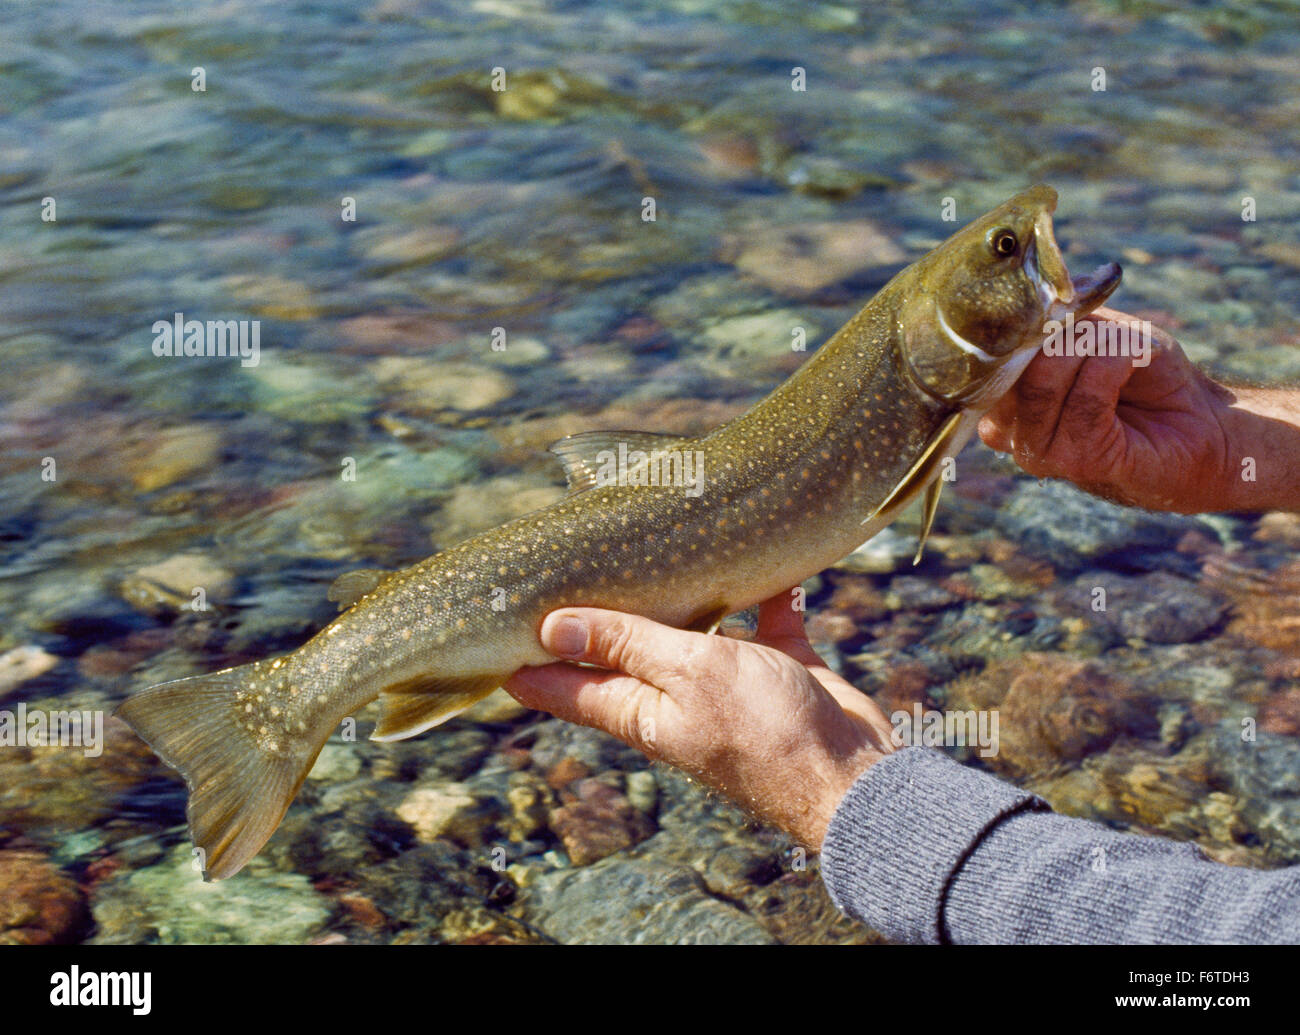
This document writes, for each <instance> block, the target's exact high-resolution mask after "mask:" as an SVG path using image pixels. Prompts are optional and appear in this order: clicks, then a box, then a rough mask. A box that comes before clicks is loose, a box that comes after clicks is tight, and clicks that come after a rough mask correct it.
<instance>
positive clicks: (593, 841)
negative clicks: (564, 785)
mask: <svg viewBox="0 0 1300 1035" xmlns="http://www.w3.org/2000/svg"><path fill="white" fill-rule="evenodd" d="M572 791H573V794H574V797H575V800H573V801H571V802H569V803H568V804H566V805H561V806H560V807H559V808H555V809H552V810H551V816H550V826H551V829H552V830H553V831H555V833H556V835H557V836H558V837H559V839H560V841H561V842H562V843H563V844H564V850H565V851H566V852H568V853H569V859H570V860H571V861H572V862H573V865H574V866H587V865H589V864H591V863H594V862H596V861H597V860H599V859H603V858H605V856H607V855H613V854H614V853H615V852H620V851H622V850H623V849H625V848H631V847H632V846H633V845H634V844H637V843H638V842H640V841H644V840H645V839H646V838H647V837H649V836H650V835H651V834H653V833H654V830H655V825H654V821H653V820H651V819H650V818H649V817H648V816H646V815H645V814H644V813H643V812H640V811H638V810H637V809H636V808H635V807H634V806H633V805H632V803H631V802H629V801H628V800H627V797H626V796H625V795H624V794H623V793H622V792H621V791H619V790H616V789H615V788H613V787H611V786H610V785H609V784H607V783H604V782H602V781H600V780H597V779H585V780H580V781H579V782H578V783H577V784H575V785H573V787H572Z"/></svg>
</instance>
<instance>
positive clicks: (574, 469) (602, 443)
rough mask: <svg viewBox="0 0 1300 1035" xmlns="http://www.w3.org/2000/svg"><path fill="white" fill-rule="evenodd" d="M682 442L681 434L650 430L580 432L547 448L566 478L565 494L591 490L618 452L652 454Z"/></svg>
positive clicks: (614, 459)
mask: <svg viewBox="0 0 1300 1035" xmlns="http://www.w3.org/2000/svg"><path fill="white" fill-rule="evenodd" d="M683 441H685V440H684V439H683V437H682V436H681V435H660V434H656V433H655V432H651V431H584V432H582V433H581V434H578V435H570V436H568V437H567V438H562V439H560V440H559V441H558V442H552V443H551V445H550V447H549V448H550V450H551V452H552V453H554V454H555V455H556V456H558V457H559V458H560V463H562V464H563V465H564V476H565V477H566V478H567V479H568V481H569V495H570V496H572V495H575V494H576V493H579V492H585V491H586V490H587V489H594V488H595V487H596V486H597V485H598V484H599V481H598V478H597V475H598V474H599V472H600V469H601V468H602V467H606V466H608V465H609V464H610V462H611V460H612V461H614V462H617V460H618V457H619V455H620V447H622V455H624V456H627V455H629V454H632V453H635V452H638V451H639V452H642V453H646V454H649V453H652V452H654V451H655V450H666V449H668V448H669V447H670V446H672V445H675V444H679V443H681V442H683Z"/></svg>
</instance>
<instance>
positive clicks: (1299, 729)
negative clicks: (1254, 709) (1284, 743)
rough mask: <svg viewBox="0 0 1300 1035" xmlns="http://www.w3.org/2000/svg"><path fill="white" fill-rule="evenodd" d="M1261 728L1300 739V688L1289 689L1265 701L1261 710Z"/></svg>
mask: <svg viewBox="0 0 1300 1035" xmlns="http://www.w3.org/2000/svg"><path fill="white" fill-rule="evenodd" d="M1259 728H1260V729H1261V730H1266V731H1267V732H1269V733H1282V734H1285V735H1286V736H1289V737H1300V687H1289V688H1288V689H1286V690H1283V691H1282V692H1281V693H1277V694H1274V695H1273V696H1271V697H1270V698H1269V699H1268V700H1267V701H1265V702H1264V703H1263V705H1261V706H1260V709H1259Z"/></svg>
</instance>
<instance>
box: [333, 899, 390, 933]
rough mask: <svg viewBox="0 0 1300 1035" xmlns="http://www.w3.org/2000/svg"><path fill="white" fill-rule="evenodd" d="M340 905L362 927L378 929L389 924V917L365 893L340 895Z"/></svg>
mask: <svg viewBox="0 0 1300 1035" xmlns="http://www.w3.org/2000/svg"><path fill="white" fill-rule="evenodd" d="M339 905H341V906H342V907H343V908H344V909H345V910H347V913H348V916H350V917H351V918H352V919H353V920H355V921H356V922H357V923H358V924H360V925H361V926H362V927H366V928H369V929H370V930H372V931H374V930H378V929H380V928H382V927H385V926H387V924H388V917H386V916H384V914H383V912H382V911H381V910H380V909H379V907H378V906H376V905H375V904H374V903H373V902H371V901H370V899H368V898H367V897H366V896H365V895H361V894H356V893H353V894H349V895H340V896H339Z"/></svg>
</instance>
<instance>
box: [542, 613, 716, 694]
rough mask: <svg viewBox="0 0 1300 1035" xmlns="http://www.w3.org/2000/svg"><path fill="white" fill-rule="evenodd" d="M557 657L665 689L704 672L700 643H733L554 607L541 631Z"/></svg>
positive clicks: (637, 619) (630, 618)
mask: <svg viewBox="0 0 1300 1035" xmlns="http://www.w3.org/2000/svg"><path fill="white" fill-rule="evenodd" d="M538 639H539V640H540V641H541V644H542V646H543V647H544V648H545V649H546V650H547V651H548V652H550V653H551V654H554V655H555V656H556V657H559V658H565V659H566V660H569V661H585V662H587V663H588V664H591V665H599V666H600V667H601V668H605V669H611V670H614V671H618V672H626V673H627V674H628V675H632V676H636V677H637V678H638V679H641V680H643V681H645V682H647V683H650V684H652V685H653V686H656V687H658V688H659V689H660V690H663V691H665V692H671V691H672V690H674V689H679V688H680V687H681V685H682V683H683V680H694V679H698V677H699V676H700V674H701V672H700V666H701V664H703V663H705V662H706V659H704V658H702V654H703V653H704V651H703V650H702V647H709V646H713V645H715V644H725V643H727V642H729V641H726V640H720V639H718V638H716V637H706V636H704V635H702V634H701V633H694V632H687V631H685V630H683V629H674V628H673V627H672V626H669V625H661V624H660V623H659V622H652V621H651V620H650V619H648V618H642V617H641V616H639V615H631V614H624V613H623V612H622V611H606V610H602V609H600V608H594V607H570V608H562V609H560V610H558V611H552V612H551V613H550V614H549V615H547V616H546V618H545V620H544V621H543V622H542V627H541V629H540V631H539V632H538Z"/></svg>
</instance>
